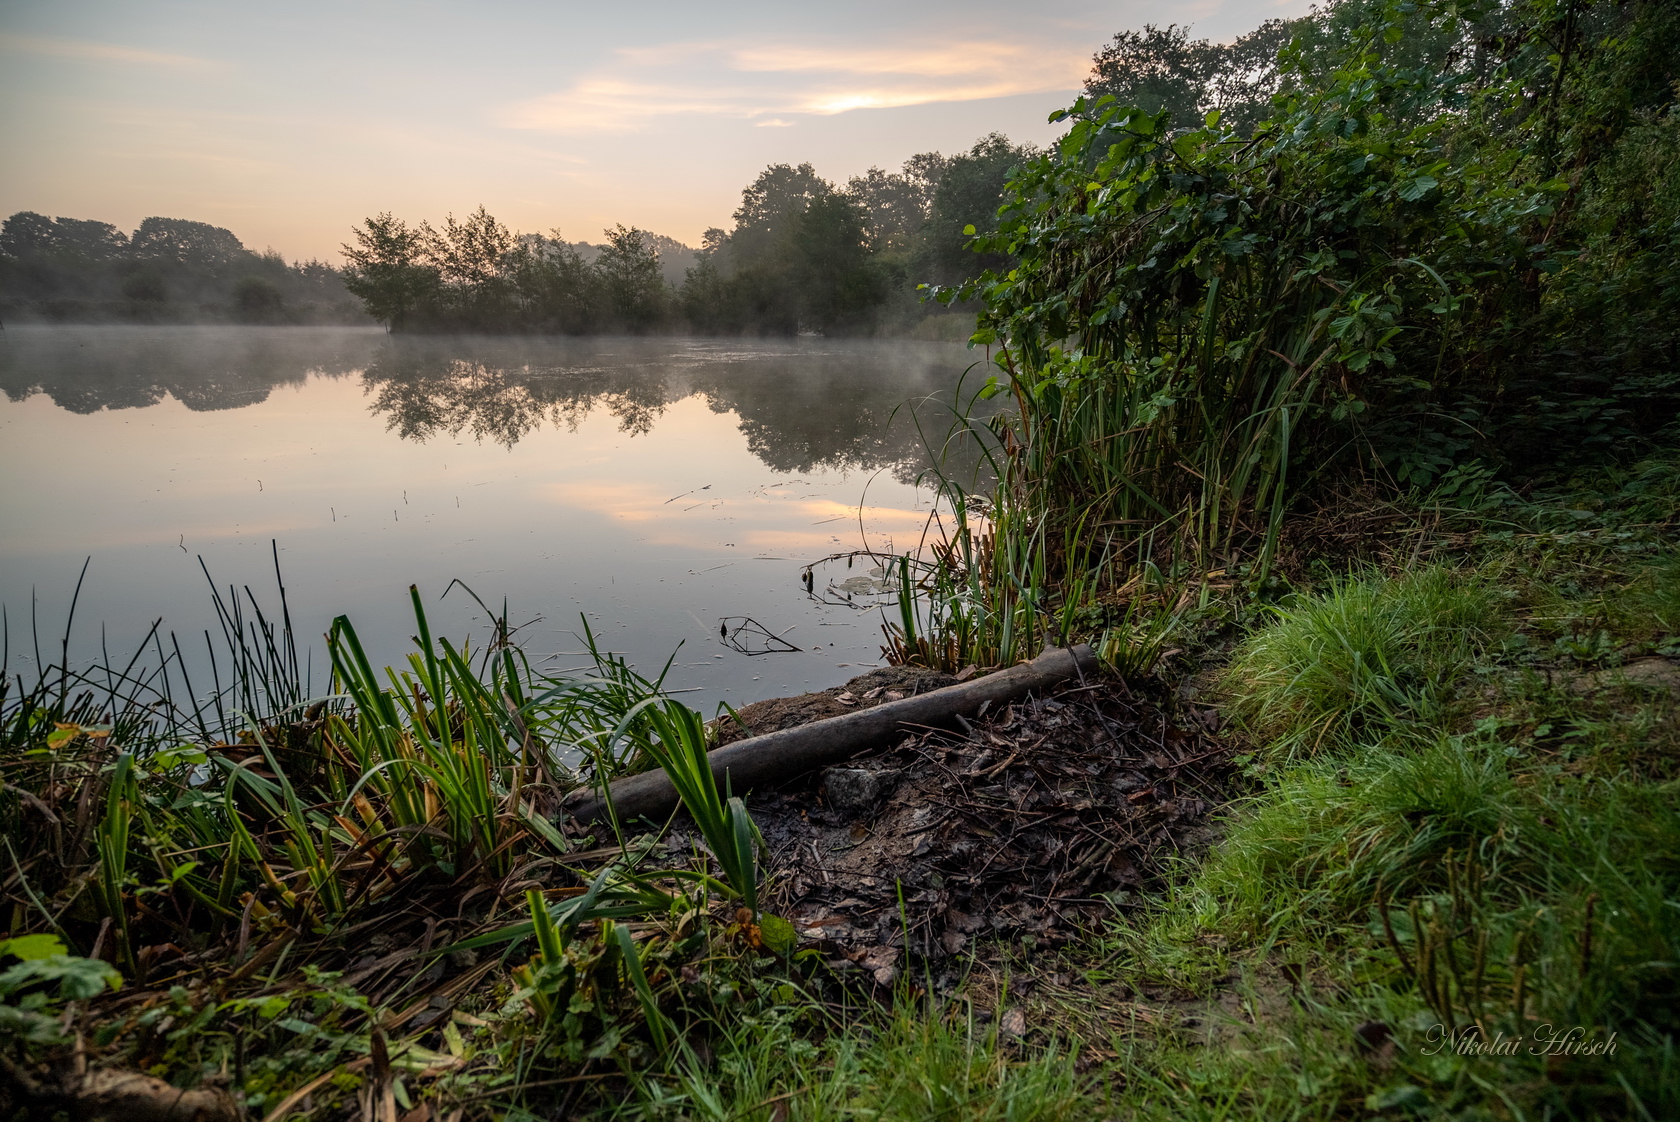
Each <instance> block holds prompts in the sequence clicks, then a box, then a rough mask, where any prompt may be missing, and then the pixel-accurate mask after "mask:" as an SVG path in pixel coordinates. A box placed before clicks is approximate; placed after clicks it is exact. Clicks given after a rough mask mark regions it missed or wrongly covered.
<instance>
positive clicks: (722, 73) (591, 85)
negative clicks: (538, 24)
mask: <svg viewBox="0 0 1680 1122" xmlns="http://www.w3.org/2000/svg"><path fill="white" fill-rule="evenodd" d="M1089 65H1090V64H1089V60H1088V58H1087V57H1086V54H1085V52H1084V51H1083V50H1074V49H1072V48H1069V47H1065V46H1052V45H1049V44H1044V43H1035V42H1030V41H1027V40H1024V39H1023V40H1014V41H1007V42H1006V41H992V40H983V39H980V40H968V41H963V42H956V43H951V42H940V43H925V44H914V43H911V44H902V43H901V44H895V45H892V46H884V47H851V48H844V47H842V48H838V49H818V48H815V47H808V46H802V45H798V44H785V45H778V44H764V43H753V44H730V43H718V42H705V43H679V44H669V45H664V46H661V47H642V48H632V49H626V50H621V51H619V52H617V53H616V55H615V57H614V60H613V62H612V63H611V64H610V65H609V66H607V67H604V68H602V69H599V70H597V71H594V72H592V73H588V74H585V75H583V76H582V77H580V78H578V79H577V81H575V82H574V83H573V84H572V85H571V87H570V88H568V89H565V90H560V91H558V92H556V93H552V94H547V95H544V96H542V97H537V98H532V99H529V100H527V101H523V102H519V103H516V104H514V105H511V106H508V107H507V108H506V109H505V110H504V111H503V113H502V115H501V116H502V121H503V123H504V124H507V125H509V126H511V127H513V128H526V129H541V130H546V131H553V132H593V131H605V130H614V131H621V130H626V129H636V128H639V127H642V126H644V125H646V124H648V123H650V122H654V121H658V120H664V119H670V118H679V117H696V116H700V117H718V118H734V119H738V120H746V121H752V122H753V123H754V124H757V125H763V126H766V127H772V128H775V127H787V126H788V125H791V124H794V123H795V122H793V121H790V120H788V119H787V118H788V117H792V116H833V115H836V114H840V113H849V112H852V111H854V110H857V109H891V108H899V107H903V106H911V105H927V104H932V103H936V102H960V101H977V100H980V99H983V98H995V97H1010V96H1013V95H1017V94H1029V93H1044V92H1048V91H1051V90H1067V89H1072V88H1075V87H1077V86H1078V85H1079V84H1080V82H1081V81H1082V80H1083V78H1084V76H1085V72H1086V69H1087V68H1088V67H1089Z"/></svg>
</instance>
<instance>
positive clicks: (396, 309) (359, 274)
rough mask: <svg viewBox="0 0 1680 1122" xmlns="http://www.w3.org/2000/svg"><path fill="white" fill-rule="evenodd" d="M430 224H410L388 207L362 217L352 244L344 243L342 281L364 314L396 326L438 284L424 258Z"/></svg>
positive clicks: (430, 294)
mask: <svg viewBox="0 0 1680 1122" xmlns="http://www.w3.org/2000/svg"><path fill="white" fill-rule="evenodd" d="M427 234H428V230H427V228H426V227H425V226H424V225H422V227H421V228H419V229H410V228H409V226H408V224H407V223H405V222H404V221H403V220H402V219H400V218H393V217H392V216H391V214H390V212H389V211H387V212H384V213H381V214H378V215H375V216H374V217H372V218H369V219H366V220H365V221H363V223H362V225H361V226H360V227H359V228H357V229H356V231H355V235H356V244H355V245H354V246H350V245H345V246H342V247H341V248H342V249H343V251H344V257H345V260H346V261H348V262H349V265H348V267H347V268H346V269H345V270H344V287H345V288H347V289H349V291H350V293H351V295H353V296H357V297H359V298H360V299H361V301H362V304H363V306H364V307H366V309H367V313H368V315H370V316H372V317H373V318H374V319H377V320H379V321H380V322H381V323H383V324H384V325H385V326H386V327H387V328H389V329H390V330H392V331H400V330H402V328H403V327H404V326H405V324H406V323H407V321H408V318H409V316H410V315H411V314H412V313H413V312H414V310H415V308H416V307H418V306H419V305H420V304H421V303H422V302H424V301H425V300H427V299H429V298H430V297H431V296H433V295H434V294H435V293H436V292H437V290H438V285H439V277H438V270H437V269H436V268H435V267H434V266H432V265H431V264H429V263H428V262H427V261H426V255H427V251H428V245H427V242H428V237H427Z"/></svg>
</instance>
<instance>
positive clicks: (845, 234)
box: [790, 194, 882, 331]
mask: <svg viewBox="0 0 1680 1122" xmlns="http://www.w3.org/2000/svg"><path fill="white" fill-rule="evenodd" d="M864 221H865V220H864V213H863V210H862V208H861V207H860V206H859V205H858V204H857V203H855V202H853V201H852V200H851V199H849V198H847V197H846V196H844V195H838V194H834V195H828V196H825V197H823V198H819V199H815V200H813V201H812V202H811V203H810V205H809V206H807V207H806V208H805V211H804V213H803V214H801V215H800V216H799V220H798V223H797V225H796V226H795V228H794V232H793V249H794V259H793V262H792V266H793V267H792V269H791V270H790V272H791V275H792V279H793V281H794V289H795V291H796V292H797V294H798V301H797V304H798V309H799V326H800V327H802V328H808V329H818V330H823V331H831V330H835V329H844V328H850V327H857V326H859V325H860V324H861V323H862V322H863V321H864V320H865V319H866V318H867V317H868V315H869V312H870V311H871V309H872V308H873V307H874V306H875V305H876V304H878V303H880V299H881V288H882V286H881V284H880V280H879V274H878V273H877V272H876V271H875V270H874V269H872V268H871V267H870V266H871V261H870V248H869V238H868V235H867V234H866V233H865V231H864Z"/></svg>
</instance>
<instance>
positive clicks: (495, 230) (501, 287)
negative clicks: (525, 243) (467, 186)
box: [420, 204, 520, 330]
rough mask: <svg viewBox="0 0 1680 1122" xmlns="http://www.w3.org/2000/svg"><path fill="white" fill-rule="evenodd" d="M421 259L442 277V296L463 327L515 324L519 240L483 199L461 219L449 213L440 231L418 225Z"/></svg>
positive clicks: (451, 313) (450, 313)
mask: <svg viewBox="0 0 1680 1122" xmlns="http://www.w3.org/2000/svg"><path fill="white" fill-rule="evenodd" d="M420 230H421V235H422V239H423V242H424V245H425V255H424V258H423V260H424V261H425V263H427V264H429V265H431V266H432V267H433V268H434V269H436V270H437V272H438V275H439V277H440V278H441V279H442V282H443V288H442V290H441V295H442V297H443V298H444V301H445V303H446V304H447V306H448V307H447V310H448V313H449V315H450V316H451V317H453V318H455V319H456V320H458V321H459V323H460V326H464V327H471V328H474V329H480V330H483V329H499V328H505V327H509V326H512V325H513V320H514V319H515V318H517V311H518V308H517V305H518V298H517V293H516V291H515V289H514V284H513V274H514V273H515V272H516V271H517V261H516V260H515V259H514V257H515V250H516V247H518V246H519V244H520V242H519V239H518V237H516V236H515V234H514V233H513V231H512V230H510V229H508V228H507V227H506V226H504V225H502V224H501V223H500V222H499V221H497V220H496V219H495V218H494V217H492V216H491V214H490V212H489V211H487V210H485V209H484V207H483V205H482V204H481V205H480V206H479V208H478V209H477V210H475V211H473V212H472V213H471V214H469V215H467V217H466V218H465V219H463V220H460V221H457V220H456V218H455V216H454V215H453V214H450V215H447V216H445V218H444V221H443V229H442V230H433V229H432V228H431V227H430V226H429V225H427V224H425V223H421V224H420Z"/></svg>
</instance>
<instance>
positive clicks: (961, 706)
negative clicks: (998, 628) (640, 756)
mask: <svg viewBox="0 0 1680 1122" xmlns="http://www.w3.org/2000/svg"><path fill="white" fill-rule="evenodd" d="M1096 669H1097V656H1096V652H1094V651H1092V650H1091V648H1090V647H1089V646H1087V645H1085V644H1083V643H1081V644H1080V645H1078V646H1076V647H1071V648H1062V647H1054V648H1047V649H1046V650H1045V651H1044V653H1043V654H1041V655H1039V656H1038V657H1037V658H1035V659H1033V660H1032V661H1031V662H1023V663H1021V664H1020V665H1018V666H1011V667H1010V668H1009V669H1007V670H1000V671H998V672H997V673H996V674H988V675H986V676H985V677H984V678H975V679H974V680H972V681H968V682H959V683H958V684H957V685H954V686H946V687H945V688H944V689H938V690H932V691H930V692H928V693H924V694H921V695H919V696H916V697H907V698H904V699H903V700H902V701H889V702H887V703H885V704H883V705H877V706H874V707H873V708H870V709H860V710H858V711H857V712H855V713H843V714H841V715H840V716H838V717H829V718H826V719H824V720H821V721H812V722H811V723H810V724H808V725H799V726H798V727H796V728H791V729H780V730H778V731H776V732H769V733H765V734H764V735H763V736H752V737H748V738H747V739H745V740H738V741H736V742H735V743H733V744H728V745H725V746H724V747H722V748H717V749H714V750H713V751H712V752H711V753H710V756H709V758H710V760H711V762H712V774H713V775H714V776H716V778H717V781H718V786H719V787H720V788H722V789H724V790H727V791H733V792H734V793H735V794H737V795H744V794H746V793H747V792H748V791H750V790H752V789H753V788H754V787H763V786H769V785H774V784H777V783H786V782H787V781H789V780H791V779H797V778H798V777H799V776H801V775H803V774H805V773H806V772H810V771H815V770H816V769H817V768H820V767H826V766H827V765H829V764H836V763H840V762H841V761H843V760H847V759H850V758H851V757H852V756H855V755H857V754H858V753H859V752H863V751H865V750H867V749H869V748H872V747H875V746H876V745H878V744H880V743H881V742H883V741H885V740H886V739H888V738H889V737H891V736H892V735H893V734H894V733H895V732H899V731H901V730H903V729H906V728H909V727H924V728H925V727H929V726H933V727H948V726H950V725H952V724H954V723H955V722H956V719H957V718H958V717H967V716H970V715H972V714H974V713H976V712H978V711H979V710H980V707H981V706H982V705H985V704H986V703H987V702H991V703H992V704H994V705H995V704H999V703H1002V702H1005V701H1013V700H1014V699H1015V698H1018V697H1020V696H1021V695H1022V694H1025V693H1027V692H1028V691H1029V690H1034V689H1042V688H1044V687H1046V686H1053V685H1056V684H1058V683H1060V682H1064V681H1066V680H1067V679H1069V678H1074V677H1083V676H1084V675H1087V674H1091V673H1093V672H1095V670H1096ZM607 793H608V797H609V798H610V800H611V803H612V807H613V810H614V811H615V812H616V814H617V815H618V817H619V818H620V819H631V818H663V817H664V816H666V815H668V814H670V813H671V811H673V810H675V809H676V807H677V804H678V803H679V801H680V800H679V799H678V798H677V791H676V788H675V787H673V786H671V781H670V780H669V779H668V778H666V776H665V773H664V772H663V771H660V770H655V771H645V772H642V773H641V774H639V775H630V776H626V777H624V778H623V779H617V780H614V781H613V782H612V783H611V784H609V785H608V788H607ZM607 803H608V799H604V798H602V797H601V792H600V790H599V789H598V788H582V789H579V790H577V791H574V792H572V793H571V795H569V796H568V797H567V799H566V802H565V810H566V813H567V814H569V815H571V817H573V818H575V819H577V820H578V821H580V822H592V821H594V820H595V819H597V818H603V817H605V816H606V814H607Z"/></svg>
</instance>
